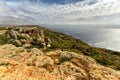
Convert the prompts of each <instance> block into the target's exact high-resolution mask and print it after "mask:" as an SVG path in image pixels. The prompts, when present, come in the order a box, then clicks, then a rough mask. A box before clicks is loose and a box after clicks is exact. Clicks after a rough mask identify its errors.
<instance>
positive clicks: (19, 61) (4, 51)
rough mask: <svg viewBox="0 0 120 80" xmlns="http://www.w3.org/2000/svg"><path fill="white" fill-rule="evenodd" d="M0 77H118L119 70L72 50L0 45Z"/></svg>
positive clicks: (48, 79)
mask: <svg viewBox="0 0 120 80" xmlns="http://www.w3.org/2000/svg"><path fill="white" fill-rule="evenodd" d="M0 80H120V72H119V71H115V70H113V69H111V68H108V67H104V66H101V65H100V64H98V63H96V61H95V60H94V59H92V58H90V57H87V56H84V55H79V54H77V53H74V52H68V51H61V50H54V51H50V52H46V53H44V52H42V51H41V50H39V49H37V48H32V49H25V48H23V47H15V46H14V45H12V44H6V45H2V46H0Z"/></svg>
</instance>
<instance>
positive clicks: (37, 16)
mask: <svg viewBox="0 0 120 80" xmlns="http://www.w3.org/2000/svg"><path fill="white" fill-rule="evenodd" d="M117 13H118V14H120V0H85V1H82V2H77V3H70V4H65V5H60V4H59V5H58V4H52V5H50V4H49V5H48V4H45V3H40V2H39V3H31V2H29V1H19V2H16V1H4V0H2V1H0V17H2V18H1V19H2V20H0V23H2V22H3V21H6V20H7V18H8V17H11V20H12V21H11V22H14V21H15V20H17V21H18V23H21V24H22V20H23V22H26V23H28V24H29V23H33V24H40V23H51V24H52V23H57V24H58V23H59V24H62V23H73V24H76V23H86V24H87V23H108V22H109V20H108V21H107V19H105V18H104V17H105V16H108V15H112V14H117ZM96 16H101V18H100V19H97V17H96ZM109 17H110V18H109V19H111V18H113V20H114V21H113V23H116V22H119V21H117V20H118V18H120V16H118V18H117V17H112V16H109ZM12 18H13V19H12ZM115 18H117V19H115ZM17 21H15V22H17ZM111 22H112V21H111Z"/></svg>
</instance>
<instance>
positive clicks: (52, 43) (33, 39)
mask: <svg viewBox="0 0 120 80" xmlns="http://www.w3.org/2000/svg"><path fill="white" fill-rule="evenodd" d="M5 44H13V45H15V46H16V47H23V48H25V49H32V48H38V49H39V50H42V51H43V52H45V53H46V52H49V51H54V50H62V51H69V52H76V53H78V54H81V55H86V56H90V57H92V58H94V59H95V60H96V61H97V62H98V63H100V64H102V65H104V66H107V67H111V68H113V69H116V70H120V63H119V61H120V53H119V52H115V51H111V50H106V49H101V48H95V47H91V46H89V45H88V44H86V43H84V42H83V41H81V40H78V39H75V38H73V37H71V36H69V35H66V34H63V33H58V32H55V31H51V30H49V29H46V28H43V27H40V26H36V25H30V26H25V25H21V26H1V29H0V45H5Z"/></svg>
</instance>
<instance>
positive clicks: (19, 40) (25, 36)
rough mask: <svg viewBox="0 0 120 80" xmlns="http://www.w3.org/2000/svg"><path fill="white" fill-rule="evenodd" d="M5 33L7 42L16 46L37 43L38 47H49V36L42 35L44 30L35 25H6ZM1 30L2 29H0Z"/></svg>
mask: <svg viewBox="0 0 120 80" xmlns="http://www.w3.org/2000/svg"><path fill="white" fill-rule="evenodd" d="M5 30H6V33H5V35H7V39H9V40H8V42H11V43H13V44H14V45H16V46H24V47H27V46H33V45H37V46H39V47H40V48H44V49H46V48H49V47H51V43H52V42H51V40H50V38H48V37H46V36H44V31H43V30H42V29H38V28H37V27H8V28H7V27H6V29H5ZM0 31H2V32H3V30H0Z"/></svg>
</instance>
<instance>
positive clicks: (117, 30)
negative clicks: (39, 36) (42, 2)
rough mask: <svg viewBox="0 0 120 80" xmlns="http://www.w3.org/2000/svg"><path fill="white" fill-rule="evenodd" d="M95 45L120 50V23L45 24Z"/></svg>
mask: <svg viewBox="0 0 120 80" xmlns="http://www.w3.org/2000/svg"><path fill="white" fill-rule="evenodd" d="M45 26H46V27H47V28H49V29H51V30H54V31H58V32H63V33H65V34H68V35H71V36H73V37H75V38H78V39H81V40H82V41H84V42H86V43H88V44H89V45H91V46H94V47H100V48H106V49H110V50H114V51H120V25H45Z"/></svg>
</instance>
